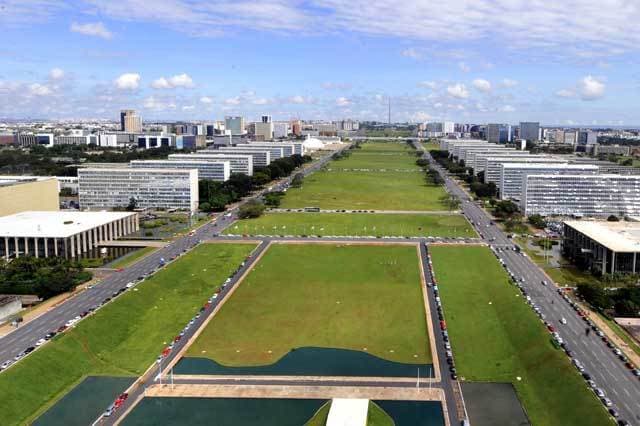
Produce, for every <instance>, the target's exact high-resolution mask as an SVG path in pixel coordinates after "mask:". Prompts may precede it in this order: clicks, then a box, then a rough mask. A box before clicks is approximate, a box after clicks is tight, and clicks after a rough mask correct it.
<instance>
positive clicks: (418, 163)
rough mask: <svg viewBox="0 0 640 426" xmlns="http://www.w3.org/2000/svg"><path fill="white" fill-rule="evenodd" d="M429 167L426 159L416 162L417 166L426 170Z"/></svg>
mask: <svg viewBox="0 0 640 426" xmlns="http://www.w3.org/2000/svg"><path fill="white" fill-rule="evenodd" d="M428 165H429V160H427V159H426V158H419V159H417V160H416V166H418V167H422V168H425V167H427V166H428Z"/></svg>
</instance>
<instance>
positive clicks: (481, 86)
mask: <svg viewBox="0 0 640 426" xmlns="http://www.w3.org/2000/svg"><path fill="white" fill-rule="evenodd" d="M473 87H475V88H476V90H479V91H480V92H484V93H487V92H490V91H491V83H490V82H489V81H487V80H485V79H482V78H476V79H475V80H473Z"/></svg>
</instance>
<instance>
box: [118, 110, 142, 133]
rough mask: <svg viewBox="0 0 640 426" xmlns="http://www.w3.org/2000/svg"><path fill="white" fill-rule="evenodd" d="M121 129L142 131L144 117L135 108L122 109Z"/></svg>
mask: <svg viewBox="0 0 640 426" xmlns="http://www.w3.org/2000/svg"><path fill="white" fill-rule="evenodd" d="M120 131H122V132H127V133H140V132H142V117H140V116H139V115H138V114H137V113H136V111H135V110H133V109H123V110H122V111H120Z"/></svg>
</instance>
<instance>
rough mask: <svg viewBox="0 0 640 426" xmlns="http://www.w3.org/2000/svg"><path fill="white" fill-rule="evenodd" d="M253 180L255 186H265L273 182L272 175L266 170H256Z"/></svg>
mask: <svg viewBox="0 0 640 426" xmlns="http://www.w3.org/2000/svg"><path fill="white" fill-rule="evenodd" d="M252 182H253V185H255V186H264V185H266V184H268V183H269V182H271V175H270V174H267V173H265V172H254V173H253V176H252Z"/></svg>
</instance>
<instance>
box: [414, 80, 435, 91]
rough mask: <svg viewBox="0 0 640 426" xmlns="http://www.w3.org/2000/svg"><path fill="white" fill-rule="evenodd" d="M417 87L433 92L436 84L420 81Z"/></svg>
mask: <svg viewBox="0 0 640 426" xmlns="http://www.w3.org/2000/svg"><path fill="white" fill-rule="evenodd" d="M418 87H425V88H427V89H431V90H434V89H436V88H437V87H438V83H436V82H435V81H421V82H420V83H418Z"/></svg>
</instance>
